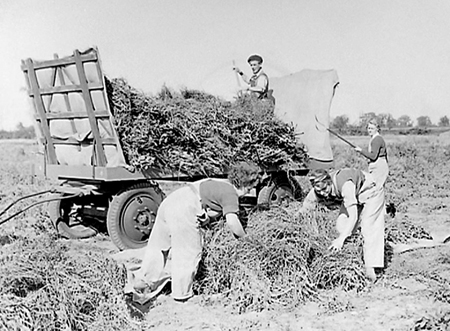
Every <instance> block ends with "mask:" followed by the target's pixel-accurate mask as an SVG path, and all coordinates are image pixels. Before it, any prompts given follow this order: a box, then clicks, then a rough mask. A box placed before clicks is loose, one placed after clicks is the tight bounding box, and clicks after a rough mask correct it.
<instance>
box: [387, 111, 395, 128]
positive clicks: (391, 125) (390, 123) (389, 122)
mask: <svg viewBox="0 0 450 331" xmlns="http://www.w3.org/2000/svg"><path fill="white" fill-rule="evenodd" d="M385 125H386V127H387V128H388V129H389V130H390V129H392V128H395V127H396V126H397V120H396V119H395V118H394V117H393V116H392V115H391V114H388V117H387V118H386V124H385Z"/></svg>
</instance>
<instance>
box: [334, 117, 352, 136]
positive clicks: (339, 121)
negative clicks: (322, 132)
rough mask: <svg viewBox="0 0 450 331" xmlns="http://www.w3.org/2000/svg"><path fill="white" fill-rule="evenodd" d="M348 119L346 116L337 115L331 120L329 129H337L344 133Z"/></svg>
mask: <svg viewBox="0 0 450 331" xmlns="http://www.w3.org/2000/svg"><path fill="white" fill-rule="evenodd" d="M348 121H349V118H348V116H347V115H339V116H336V118H334V119H333V121H332V122H331V127H332V128H334V129H338V130H339V131H341V132H342V131H344V130H345V129H346V128H347V126H348Z"/></svg>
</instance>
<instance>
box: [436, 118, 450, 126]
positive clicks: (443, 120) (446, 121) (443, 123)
mask: <svg viewBox="0 0 450 331" xmlns="http://www.w3.org/2000/svg"><path fill="white" fill-rule="evenodd" d="M439 126H450V120H449V119H448V117H447V116H443V117H441V118H440V119H439Z"/></svg>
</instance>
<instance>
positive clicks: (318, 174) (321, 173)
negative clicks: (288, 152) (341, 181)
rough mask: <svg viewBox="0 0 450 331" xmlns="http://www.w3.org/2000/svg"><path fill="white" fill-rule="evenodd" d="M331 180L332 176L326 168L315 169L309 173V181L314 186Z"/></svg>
mask: <svg viewBox="0 0 450 331" xmlns="http://www.w3.org/2000/svg"><path fill="white" fill-rule="evenodd" d="M329 180H331V176H330V174H329V173H328V171H326V170H325V169H314V170H312V171H311V172H310V173H309V181H310V182H311V185H312V186H315V185H317V184H319V183H322V182H324V181H329Z"/></svg>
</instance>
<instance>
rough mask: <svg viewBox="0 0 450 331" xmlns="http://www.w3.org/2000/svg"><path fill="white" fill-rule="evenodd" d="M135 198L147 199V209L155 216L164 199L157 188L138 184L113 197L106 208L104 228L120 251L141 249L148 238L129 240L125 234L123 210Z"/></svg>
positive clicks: (146, 184) (148, 184)
mask: <svg viewBox="0 0 450 331" xmlns="http://www.w3.org/2000/svg"><path fill="white" fill-rule="evenodd" d="M136 197H145V198H147V199H146V201H147V202H149V203H148V205H147V207H148V208H149V209H150V211H151V212H152V213H153V214H154V215H156V212H157V211H158V207H159V205H160V204H161V202H162V200H163V199H164V193H163V192H162V191H161V189H160V188H159V187H157V186H156V187H155V185H154V184H151V183H138V184H134V185H132V186H130V187H128V188H126V189H125V190H123V191H121V192H119V193H118V194H117V195H115V196H114V197H113V199H112V201H111V203H110V204H109V208H108V214H107V217H106V227H107V230H108V234H109V236H110V238H111V240H112V242H113V243H114V244H115V245H116V247H117V248H119V249H120V250H126V249H137V248H142V247H144V246H145V245H146V244H147V241H148V237H143V238H142V239H140V240H136V239H134V238H130V237H128V235H127V233H126V232H125V229H126V228H127V227H126V226H125V223H124V220H123V213H124V212H126V210H124V209H126V208H127V205H128V204H129V203H130V202H132V200H133V199H135V198H136ZM130 221H131V220H130ZM152 227H153V226H152ZM128 228H129V227H128ZM150 232H151V228H150Z"/></svg>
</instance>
